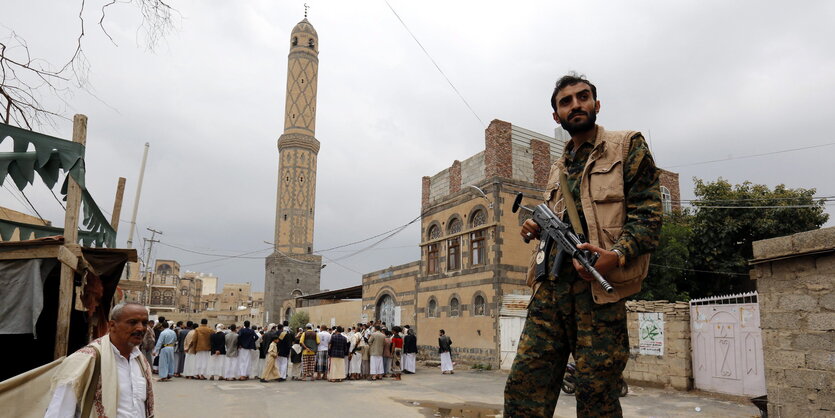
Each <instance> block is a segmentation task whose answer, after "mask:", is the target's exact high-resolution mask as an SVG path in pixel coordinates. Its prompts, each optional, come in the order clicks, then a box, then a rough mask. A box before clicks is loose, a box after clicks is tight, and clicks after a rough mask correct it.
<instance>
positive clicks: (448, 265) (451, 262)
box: [362, 120, 679, 367]
mask: <svg viewBox="0 0 835 418" xmlns="http://www.w3.org/2000/svg"><path fill="white" fill-rule="evenodd" d="M566 140H567V138H566V137H561V138H560V137H549V136H546V135H542V134H539V133H536V132H533V131H530V130H527V129H524V128H521V127H518V126H514V125H512V124H510V123H508V122H505V121H501V120H493V121H492V122H491V123H490V126H489V127H488V128H487V129H486V131H485V148H484V151H482V152H479V153H478V154H475V155H474V156H472V157H470V158H468V159H466V160H463V161H458V160H456V161H454V162H453V163H452V165H451V166H450V167H449V168H447V169H445V170H443V171H441V172H439V173H437V174H435V175H434V176H427V177H424V178H423V181H422V183H423V184H422V198H421V212H422V213H423V216H422V219H421V242H420V244H419V245H420V247H421V259H420V260H418V261H414V262H411V263H407V264H403V265H399V266H392V267H389V268H386V269H382V270H379V271H375V272H372V273H368V274H365V275H363V282H362V285H363V302H362V303H363V305H362V309H363V311H362V312H363V315H364V316H367V318H368V319H377V320H382V321H385V322H386V323H388V324H411V325H414V326H415V329H416V330H417V334H418V344H419V346H420V350H421V353H422V354H423V356H427V355H434V353H436V350H437V346H436V345H437V337H438V331H439V330H440V329H444V330H445V331H446V333H447V335H449V336H451V337H452V339H453V341H455V344H453V355H454V356H455V357H456V358H457V359H458V360H457V361H462V362H469V363H483V364H490V365H492V366H494V367H498V366H499V365H503V366H505V365H508V364H509V362H510V361H512V358H513V356H514V355H515V350H516V343H517V342H518V337H519V332H520V331H521V326H522V324H523V323H524V311H525V308H526V306H527V300H528V299H529V294H530V290H529V288H528V287H527V286H526V285H525V275H526V271H527V266H528V264H529V261H530V255H531V252H532V250H533V248H534V247H533V244H525V243H524V242H523V241H522V240H521V239H520V237H519V227H520V226H521V224H522V222H524V220H525V219H526V218H527V217H528V216H527V214H526V213H524V212H520V213H513V212H512V210H511V207H512V205H513V201H514V199H515V197H516V195H517V193H521V194H522V195H523V205H527V206H533V205H536V204H538V203H541V202H542V200H543V193H544V192H545V190H546V188H547V184H546V182H547V176H548V172H549V168H550V166H551V164H552V163H553V162H555V161H556V160H557V159H558V158H559V157H560V156H561V155H562V152H563V149H564V146H565V142H566ZM662 179H663V180H662V184H665V185H666V188H667V190H668V191H669V194H670V198H669V202H670V204H669V206H670V210H672V208H673V206H672V205H673V202H674V201H675V202H677V196H678V194H679V190H678V175H677V174H675V173H670V172H666V171H664V172H662ZM673 196H675V198H674V197H673Z"/></svg>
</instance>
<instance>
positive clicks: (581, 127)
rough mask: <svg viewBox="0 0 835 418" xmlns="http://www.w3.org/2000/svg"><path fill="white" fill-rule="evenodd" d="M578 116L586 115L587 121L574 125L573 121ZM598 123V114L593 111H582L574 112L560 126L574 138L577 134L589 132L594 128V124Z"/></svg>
mask: <svg viewBox="0 0 835 418" xmlns="http://www.w3.org/2000/svg"><path fill="white" fill-rule="evenodd" d="M577 114H585V115H586V120H585V121H583V122H578V123H572V122H571V119H572V118H573V117H574V116H576V115H577ZM596 122H597V113H596V112H594V111H592V112H591V113H588V112H585V111H581V112H574V113H572V114H571V115H569V116H568V118H566V120H564V121H562V122H561V123H560V125H561V126H562V128H563V129H565V130H566V132H568V134H569V135H571V136H574V135H577V134H581V133H583V132H587V131H588V130H589V129H591V128H594V124H595V123H596Z"/></svg>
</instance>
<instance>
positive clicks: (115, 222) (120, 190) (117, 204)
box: [110, 177, 125, 232]
mask: <svg viewBox="0 0 835 418" xmlns="http://www.w3.org/2000/svg"><path fill="white" fill-rule="evenodd" d="M124 196H125V178H124V177H119V184H118V185H116V200H114V201H113V217H112V218H110V226H112V227H113V230H114V231H117V232H118V231H119V216H120V215H121V214H122V198H123V197H124Z"/></svg>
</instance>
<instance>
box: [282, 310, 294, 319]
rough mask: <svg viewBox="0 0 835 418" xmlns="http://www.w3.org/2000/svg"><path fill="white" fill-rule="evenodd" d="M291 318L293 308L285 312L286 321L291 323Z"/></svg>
mask: <svg viewBox="0 0 835 418" xmlns="http://www.w3.org/2000/svg"><path fill="white" fill-rule="evenodd" d="M291 316H293V309H292V308H287V310H285V311H284V320H285V321H290V317H291Z"/></svg>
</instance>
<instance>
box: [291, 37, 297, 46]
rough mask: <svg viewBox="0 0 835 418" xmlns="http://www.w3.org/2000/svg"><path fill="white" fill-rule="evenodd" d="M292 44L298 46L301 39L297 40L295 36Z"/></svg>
mask: <svg viewBox="0 0 835 418" xmlns="http://www.w3.org/2000/svg"><path fill="white" fill-rule="evenodd" d="M292 44H293V46H296V45H298V44H299V38H297V37H295V36H294V37H293V42H292Z"/></svg>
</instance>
